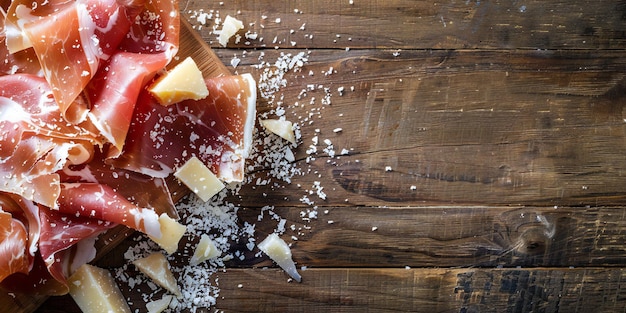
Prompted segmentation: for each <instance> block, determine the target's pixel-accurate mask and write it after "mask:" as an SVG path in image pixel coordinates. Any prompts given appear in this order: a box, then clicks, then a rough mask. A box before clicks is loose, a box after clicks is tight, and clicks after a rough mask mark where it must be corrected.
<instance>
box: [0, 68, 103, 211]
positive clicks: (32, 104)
mask: <svg viewBox="0 0 626 313" xmlns="http://www.w3.org/2000/svg"><path fill="white" fill-rule="evenodd" d="M0 86H3V88H2V90H0V131H1V133H0V177H2V179H3V183H2V184H0V191H5V192H10V193H14V194H18V195H21V196H23V197H25V198H26V199H29V200H33V201H36V202H38V203H41V204H43V205H46V206H48V207H54V206H55V201H56V198H57V197H58V195H59V192H60V186H59V183H60V180H59V175H58V174H56V172H57V171H59V170H61V169H62V168H63V167H65V165H66V164H68V163H69V164H80V163H84V162H86V161H88V160H90V159H91V156H92V154H93V149H94V146H93V145H94V142H99V141H98V136H97V135H96V134H94V133H92V132H90V131H89V130H87V129H86V128H82V127H80V126H76V125H72V124H68V123H67V122H65V121H64V119H63V118H62V117H61V113H60V111H59V109H58V106H57V105H56V103H55V101H54V99H53V98H52V93H51V90H50V88H49V85H48V84H47V82H46V81H45V80H44V79H42V78H40V77H37V76H33V75H29V74H19V75H10V76H0Z"/></svg>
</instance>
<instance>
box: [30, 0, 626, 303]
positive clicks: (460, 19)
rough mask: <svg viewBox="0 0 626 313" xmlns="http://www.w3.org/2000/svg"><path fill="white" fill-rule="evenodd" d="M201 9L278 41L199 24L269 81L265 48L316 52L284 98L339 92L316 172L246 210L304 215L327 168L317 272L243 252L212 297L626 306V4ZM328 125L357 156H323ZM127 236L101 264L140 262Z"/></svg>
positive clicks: (440, 1)
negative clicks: (230, 39) (307, 195)
mask: <svg viewBox="0 0 626 313" xmlns="http://www.w3.org/2000/svg"><path fill="white" fill-rule="evenodd" d="M200 9H203V10H205V11H208V10H210V9H214V10H219V11H220V15H221V16H222V17H225V16H226V15H227V14H231V15H234V16H236V17H237V18H239V19H241V20H243V21H244V24H245V25H246V30H250V31H251V32H257V33H258V34H259V36H260V37H263V38H264V41H262V42H261V41H259V40H251V41H250V44H249V45H247V44H245V43H244V42H241V43H240V44H232V43H231V45H229V48H228V49H224V48H221V47H219V46H218V44H217V40H216V37H215V35H214V34H212V33H211V31H210V27H204V28H202V29H200V30H199V31H198V34H199V35H200V36H202V38H203V39H204V40H205V41H206V42H207V43H208V44H209V45H210V46H211V47H213V48H214V51H215V53H217V55H218V56H219V57H220V58H221V59H222V60H223V61H224V62H225V63H226V64H229V62H230V60H231V58H232V57H233V55H234V54H237V55H239V56H240V57H241V56H242V52H243V51H244V50H245V51H246V57H245V58H241V60H242V63H241V64H240V65H239V66H238V67H237V69H236V70H237V71H239V72H242V73H243V72H252V73H255V75H258V73H259V71H258V70H257V69H256V68H254V67H253V65H255V64H258V56H259V55H260V54H261V53H264V55H265V59H266V60H275V59H276V58H277V57H278V55H279V54H280V53H292V54H297V53H299V52H301V51H306V52H307V53H308V52H310V55H309V62H308V63H307V64H306V66H305V67H304V70H303V73H304V77H302V74H301V75H300V76H292V77H290V80H289V81H290V85H289V86H287V87H286V88H284V89H283V91H282V92H283V93H284V95H285V99H284V102H285V103H293V102H295V101H297V96H298V94H299V93H300V91H301V90H302V89H303V88H305V85H307V84H314V85H324V86H326V87H330V90H331V92H332V104H331V105H327V106H325V107H324V109H323V111H320V112H322V113H321V114H320V115H322V117H321V118H317V119H315V122H314V123H313V124H311V125H307V124H303V125H301V127H302V134H303V138H302V142H303V144H301V145H300V147H299V148H298V150H297V153H296V157H297V162H299V164H301V166H302V167H303V168H306V169H310V170H311V172H316V173H318V175H304V176H300V177H294V183H293V184H291V185H289V186H286V187H285V188H281V189H277V190H273V189H270V188H266V189H264V188H256V189H251V188H244V189H243V190H242V191H241V195H242V197H241V200H240V201H241V203H242V205H243V206H245V207H246V209H244V210H241V211H240V215H241V216H240V217H241V218H242V219H244V220H245V219H246V218H247V219H250V220H254V219H255V218H256V216H257V214H258V208H259V207H261V206H263V205H266V204H268V205H274V206H276V212H278V213H279V215H281V216H282V217H284V218H287V219H288V221H289V222H288V223H289V224H290V223H296V224H298V223H302V220H301V218H300V216H299V213H300V211H301V210H302V208H303V207H304V205H303V204H302V203H300V202H299V201H298V198H297V196H294V195H301V194H302V191H301V189H300V188H299V187H297V184H298V183H299V184H301V185H302V186H311V185H312V184H313V182H314V181H321V183H322V185H323V186H324V187H325V189H324V191H325V192H326V193H327V194H328V198H327V200H326V201H323V202H322V201H318V202H317V205H319V206H320V210H326V209H327V210H329V212H330V213H329V214H320V215H319V218H318V220H316V221H313V222H312V223H311V230H310V232H308V233H306V234H305V235H304V236H302V237H301V238H300V240H298V241H297V243H295V244H294V247H293V250H292V251H293V254H294V259H295V260H296V261H297V262H298V264H300V265H306V266H307V267H308V269H307V270H306V271H302V275H303V283H301V284H294V283H287V282H286V280H285V277H284V273H283V272H281V271H278V270H275V271H273V270H266V269H262V268H261V267H263V266H271V265H272V263H271V262H269V261H268V260H267V259H266V258H258V259H254V258H252V259H247V260H246V261H245V262H241V263H236V262H233V263H231V264H230V265H229V266H230V268H229V269H228V270H227V271H226V272H224V273H219V278H220V288H221V293H220V296H221V297H222V298H220V299H219V300H218V302H217V306H216V308H212V309H211V311H213V310H214V309H219V310H224V311H225V312H396V311H422V312H617V311H619V312H623V311H625V310H626V290H624V289H623V288H624V283H623V282H624V281H626V271H625V267H624V263H625V262H624V258H625V257H626V245H625V242H624V236H625V235H626V111H624V105H625V104H626V80H625V76H626V1H582V0H567V1H565V0H561V1H532V0H528V1H518V0H510V1H489V0H481V1H477V0H462V1H453V0H445V1H444V0H433V1H410V0H387V1H380V0H368V1H364V0H353V1H349V0H341V1H335V0H332V1H331V0H315V1H312V0H301V1H274V0H255V1H224V2H222V3H219V2H217V1H215V2H209V1H206V0H204V1H202V0H189V1H184V0H183V1H182V3H181V12H182V13H183V16H185V17H186V18H189V17H190V16H191V15H192V13H191V12H193V11H197V10H200ZM265 16H267V18H264V17H265ZM276 18H280V19H281V20H280V23H276ZM194 23H195V22H194V21H192V24H194ZM249 23H254V24H253V25H250V24H249ZM304 23H306V25H305V27H304V30H301V29H300V28H301V26H302V25H303V24H304ZM196 24H197V23H196ZM290 30H294V31H293V32H291V31H290ZM242 34H243V32H242ZM310 35H312V36H310ZM273 38H277V41H276V43H273V42H272V41H273ZM292 41H293V42H295V43H296V45H295V46H294V45H292V43H291V42H292ZM275 47H278V48H279V49H275ZM346 47H349V49H346ZM331 67H332V68H333V69H334V70H335V71H336V73H333V74H332V75H328V76H326V75H323V74H321V73H322V72H325V71H328V69H329V68H331ZM231 70H232V68H231ZM309 70H311V71H313V72H314V73H315V75H313V76H308V75H306V73H307V72H308V71H309ZM351 86H354V90H353V91H352V90H351V88H350V87H351ZM339 87H344V88H345V89H344V92H343V95H342V96H340V95H339V94H338V92H337V89H338V88H339ZM316 96H317V97H321V96H323V93H319V92H318V93H317V94H316ZM315 105H317V106H319V107H321V106H322V105H321V104H319V101H317V104H315ZM259 109H260V110H261V111H263V110H267V109H269V107H268V104H267V103H263V102H260V103H259ZM310 109H311V108H310V107H305V106H301V107H299V108H292V109H290V111H289V112H287V115H288V116H290V115H291V116H298V115H302V114H306V113H307V112H309V111H310ZM336 127H341V128H342V129H343V131H342V132H338V133H335V132H333V129H334V128H336ZM315 129H319V130H320V132H319V133H320V134H322V135H320V138H329V139H331V140H332V142H333V145H334V146H335V147H338V148H339V149H340V148H342V147H343V148H351V149H352V150H351V151H350V154H349V155H347V156H341V158H334V159H330V158H328V157H321V156H319V157H317V158H316V160H314V161H312V162H310V163H308V164H307V163H306V161H305V159H306V157H307V154H306V153H305V150H306V149H307V147H308V145H309V144H310V142H311V138H312V137H313V136H314V135H315V134H316V133H315ZM387 167H391V171H389V170H388V169H387ZM411 186H415V188H413V189H414V190H413V189H412V188H411ZM262 193H267V196H265V197H260V196H259V195H261V194H262ZM329 220H331V221H333V223H332V224H329V223H328V221H329ZM372 227H377V230H376V231H372ZM271 231H272V228H271V227H269V226H267V227H266V226H264V225H262V224H259V225H257V233H258V236H259V238H261V239H262V238H263V237H264V234H267V233H268V232H271ZM123 247H124V244H122V248H120V249H119V250H118V251H117V256H116V254H115V253H116V251H114V252H113V253H112V254H110V255H109V256H108V257H106V258H105V259H103V261H101V263H100V264H101V265H102V266H109V267H115V266H120V265H121V264H123V262H125V261H124V260H123V258H121V256H119V251H123ZM242 282H246V283H245V288H238V284H240V283H242ZM138 299H139V298H138ZM72 305H73V304H72V302H71V299H68V297H61V298H51V299H49V300H48V301H46V302H45V303H44V304H43V305H42V306H41V307H40V308H39V310H38V312H41V313H44V312H45V313H51V312H61V311H64V312H67V311H72V310H73V311H77V309H76V308H75V307H72Z"/></svg>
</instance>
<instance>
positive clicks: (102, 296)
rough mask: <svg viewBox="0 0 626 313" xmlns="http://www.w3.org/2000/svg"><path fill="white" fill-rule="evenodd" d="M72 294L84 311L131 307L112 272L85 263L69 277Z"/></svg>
mask: <svg viewBox="0 0 626 313" xmlns="http://www.w3.org/2000/svg"><path fill="white" fill-rule="evenodd" d="M68 285H69V287H70V295H71V296H72V299H74V301H75V302H76V304H77V305H78V306H79V307H80V309H81V311H83V312H84V313H91V312H93V313H101V312H112V313H114V312H128V313H130V308H129V307H128V304H127V303H126V301H125V300H124V296H123V295H122V292H121V291H120V289H119V288H118V286H117V285H116V284H115V280H114V279H113V276H111V273H109V271H107V270H106V269H103V268H98V267H95V266H93V265H89V264H84V265H82V266H81V267H79V268H78V270H76V272H75V273H74V274H73V275H72V276H70V278H69V279H68Z"/></svg>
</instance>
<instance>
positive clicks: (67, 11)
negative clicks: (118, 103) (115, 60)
mask: <svg viewBox="0 0 626 313" xmlns="http://www.w3.org/2000/svg"><path fill="white" fill-rule="evenodd" d="M137 1H139V2H137ZM137 1H135V2H132V1H130V2H127V3H126V2H125V3H122V2H118V1H116V0H99V1H98V0H77V1H66V0H52V1H50V0H40V1H30V0H15V1H13V2H12V3H11V6H10V7H9V10H8V12H7V20H6V29H7V31H6V34H7V45H8V47H9V51H11V52H16V51H19V50H22V49H25V48H30V47H31V46H32V48H33V49H34V50H35V52H36V54H37V57H38V59H39V63H40V64H41V67H42V69H43V74H44V76H45V78H46V80H47V81H48V82H49V83H50V85H51V86H52V92H53V94H54V97H55V99H56V101H57V103H58V105H59V107H60V111H61V114H62V115H63V116H64V117H65V118H66V119H67V120H69V121H72V122H75V123H76V122H80V121H82V120H84V118H85V116H86V113H87V112H88V110H89V108H88V105H87V103H86V102H84V101H81V100H82V99H78V101H77V98H78V97H79V95H80V94H81V93H82V91H83V89H84V88H85V86H87V84H88V83H89V81H90V80H91V78H92V77H93V76H94V75H95V73H96V71H97V70H98V68H99V65H100V62H101V61H102V60H107V59H108V58H109V57H110V56H111V55H112V54H113V53H114V52H116V51H117V47H118V46H119V44H120V42H121V41H122V40H123V39H124V38H125V37H126V34H127V33H128V31H129V29H130V27H131V23H132V21H133V20H134V18H135V16H136V14H138V13H139V12H140V9H139V8H141V7H143V4H144V2H143V0H137Z"/></svg>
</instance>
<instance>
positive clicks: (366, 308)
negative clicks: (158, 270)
mask: <svg viewBox="0 0 626 313" xmlns="http://www.w3.org/2000/svg"><path fill="white" fill-rule="evenodd" d="M302 277H303V282H302V283H301V284H298V283H293V282H288V281H287V279H286V276H285V274H284V273H283V272H281V271H278V270H275V269H228V270H226V271H224V272H220V273H219V274H218V278H219V281H220V284H219V287H220V295H221V297H220V299H219V300H218V302H217V305H216V306H215V308H212V309H198V310H197V311H196V312H214V311H215V310H218V311H220V312H221V311H223V312H311V313H315V312H451V313H452V312H564V313H576V312H622V311H624V309H626V291H625V290H624V289H623V286H622V285H623V281H624V280H625V279H626V270H625V269H624V268H613V269H605V268H534V269H524V268H502V269H482V268H473V269H471V268H457V269H451V268H447V269H446V268H418V269H404V268H396V269H379V268H369V269H354V268H346V269H307V270H306V271H302ZM70 300H71V299H70ZM129 302H130V303H132V304H133V308H134V309H137V310H145V299H142V298H141V297H140V296H138V295H135V296H133V297H132V298H131V299H130V301H129ZM37 312H39V313H58V312H67V313H74V312H76V313H78V312H80V311H76V310H75V309H74V308H73V307H72V303H70V302H69V301H68V298H60V299H59V301H58V302H56V303H53V304H51V305H50V306H46V307H41V308H40V309H39V310H38V311H37Z"/></svg>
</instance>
